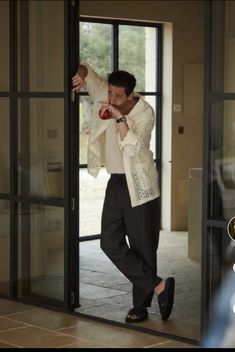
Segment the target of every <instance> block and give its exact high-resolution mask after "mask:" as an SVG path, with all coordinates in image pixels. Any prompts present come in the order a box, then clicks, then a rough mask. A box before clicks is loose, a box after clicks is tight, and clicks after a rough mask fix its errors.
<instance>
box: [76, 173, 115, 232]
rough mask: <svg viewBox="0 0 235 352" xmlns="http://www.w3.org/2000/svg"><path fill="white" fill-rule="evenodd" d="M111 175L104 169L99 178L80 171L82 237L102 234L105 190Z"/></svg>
mask: <svg viewBox="0 0 235 352" xmlns="http://www.w3.org/2000/svg"><path fill="white" fill-rule="evenodd" d="M109 177H110V175H109V174H107V172H106V170H105V169H104V168H102V169H101V170H100V173H99V175H98V177H97V178H94V177H92V176H90V175H89V174H88V172H87V169H80V171H79V202H80V206H79V220H80V221H79V234H80V237H83V236H88V235H97V234H100V230H101V214H102V209H103V203H104V197H105V189H106V185H107V181H108V179H109Z"/></svg>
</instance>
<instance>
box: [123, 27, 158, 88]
mask: <svg viewBox="0 0 235 352" xmlns="http://www.w3.org/2000/svg"><path fill="white" fill-rule="evenodd" d="M156 33H157V29H156V28H152V27H140V26H126V25H125V26H124V25H120V26H119V69H120V70H126V71H128V72H130V73H132V74H134V75H135V78H136V80H137V84H136V91H141V92H147V91H152V92H154V91H156V80H157V79H156ZM130 58H131V60H130Z"/></svg>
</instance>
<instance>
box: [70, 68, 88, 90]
mask: <svg viewBox="0 0 235 352" xmlns="http://www.w3.org/2000/svg"><path fill="white" fill-rule="evenodd" d="M84 85H85V80H84V78H82V77H81V76H79V74H78V73H77V72H76V73H75V75H74V76H73V77H72V86H73V88H72V90H73V91H75V92H76V93H78V92H79V91H80V89H81V88H82V87H83V86H84Z"/></svg>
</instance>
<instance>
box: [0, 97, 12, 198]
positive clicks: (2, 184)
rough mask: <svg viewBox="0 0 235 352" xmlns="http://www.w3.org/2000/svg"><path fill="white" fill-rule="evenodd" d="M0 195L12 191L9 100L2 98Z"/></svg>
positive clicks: (0, 107) (0, 120) (0, 116)
mask: <svg viewBox="0 0 235 352" xmlns="http://www.w3.org/2000/svg"><path fill="white" fill-rule="evenodd" d="M0 123H1V129H0V193H9V191H10V150H9V149H10V144H9V138H10V111H9V99H8V98H0Z"/></svg>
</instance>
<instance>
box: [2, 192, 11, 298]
mask: <svg viewBox="0 0 235 352" xmlns="http://www.w3.org/2000/svg"><path fill="white" fill-rule="evenodd" d="M0 294H6V295H9V294H10V202H9V201H8V200H3V199H0Z"/></svg>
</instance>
